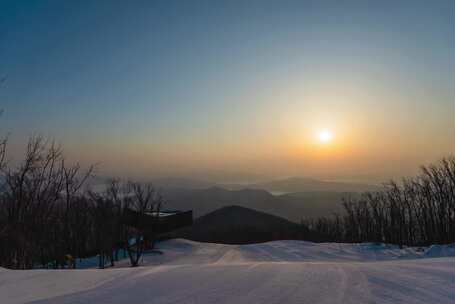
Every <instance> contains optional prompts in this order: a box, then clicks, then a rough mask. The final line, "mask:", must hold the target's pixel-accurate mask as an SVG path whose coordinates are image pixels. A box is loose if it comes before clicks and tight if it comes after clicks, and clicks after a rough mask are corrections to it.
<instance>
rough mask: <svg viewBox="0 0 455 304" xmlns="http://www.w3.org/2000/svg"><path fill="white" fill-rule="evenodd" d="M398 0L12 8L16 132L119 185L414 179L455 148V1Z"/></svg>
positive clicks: (10, 80) (9, 112) (2, 27)
mask: <svg viewBox="0 0 455 304" xmlns="http://www.w3.org/2000/svg"><path fill="white" fill-rule="evenodd" d="M398 2H399V3H396V1H3V0H1V1H0V76H3V77H6V81H5V82H4V83H3V85H2V86H1V87H0V105H1V108H3V109H4V110H5V113H4V115H3V117H2V118H1V120H0V126H1V130H2V131H3V132H4V133H9V134H10V137H11V154H12V156H15V155H17V154H18V153H20V149H21V144H23V143H24V142H25V141H26V138H27V136H29V135H31V134H34V133H41V134H44V135H47V136H51V137H54V138H56V139H57V140H58V141H60V142H62V144H63V145H64V147H65V150H66V151H67V154H68V155H69V157H70V158H71V159H75V160H76V159H78V160H80V161H82V162H83V163H92V162H93V163H94V162H102V163H103V166H104V169H103V170H105V172H106V174H123V173H124V174H126V175H141V176H142V175H149V174H150V175H153V174H161V175H163V174H164V175H170V174H180V175H181V174H184V172H190V171H191V170H194V169H195V168H199V169H201V168H210V169H220V170H236V171H249V172H252V173H257V174H264V175H269V176H275V175H276V176H278V175H280V176H281V175H313V176H334V177H348V176H349V177H354V178H355V177H359V178H360V177H361V176H367V177H369V178H373V177H376V178H379V179H380V178H388V177H392V176H400V175H406V174H408V173H410V172H411V171H412V168H417V166H418V165H419V164H421V163H422V162H423V163H425V162H428V161H434V160H436V159H437V158H439V157H442V156H445V155H450V154H452V153H453V152H454V151H455V144H454V143H452V142H454V141H453V138H454V137H453V131H454V130H455V129H454V128H455V125H454V123H453V122H452V121H453V118H452V114H451V113H454V112H453V110H455V107H454V103H455V100H454V96H455V55H454V49H455V38H454V37H455V2H453V1H398ZM327 128H328V129H330V131H331V132H333V133H334V135H335V136H334V142H333V143H332V144H331V147H324V148H323V147H316V143H313V142H312V135H313V133H315V132H316V133H317V132H318V130H319V129H327ZM328 146H330V145H328ZM378 164H381V165H380V166H378Z"/></svg>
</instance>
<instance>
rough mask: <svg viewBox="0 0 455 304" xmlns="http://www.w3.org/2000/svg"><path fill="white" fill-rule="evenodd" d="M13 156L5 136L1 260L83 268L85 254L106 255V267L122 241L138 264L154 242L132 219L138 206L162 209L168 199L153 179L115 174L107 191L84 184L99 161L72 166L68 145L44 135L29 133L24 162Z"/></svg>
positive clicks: (23, 265)
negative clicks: (13, 162)
mask: <svg viewBox="0 0 455 304" xmlns="http://www.w3.org/2000/svg"><path fill="white" fill-rule="evenodd" d="M5 160H6V140H3V141H2V142H1V143H0V169H1V173H2V178H1V182H0V183H1V188H0V266H2V267H8V268H14V269H28V268H33V267H37V266H41V267H53V268H59V267H64V266H67V267H73V268H76V262H77V258H82V257H87V256H90V255H99V266H100V268H103V267H104V265H105V263H107V262H109V263H111V264H113V263H114V261H115V260H117V258H118V257H117V255H118V252H119V250H120V249H123V250H124V252H128V255H129V257H130V261H131V265H132V266H136V265H137V264H138V262H139V259H140V257H141V255H142V252H143V250H144V246H145V245H146V244H147V243H149V244H150V242H153V240H150V239H147V237H146V236H145V235H144V233H143V231H141V230H139V229H136V228H134V227H132V226H130V225H128V223H125V221H124V219H125V213H126V212H129V214H131V211H132V210H133V212H135V214H139V215H140V214H145V213H147V212H154V211H159V209H160V206H161V202H162V199H161V196H160V195H159V194H158V193H157V192H156V191H155V190H154V189H153V188H152V187H151V185H146V184H140V183H133V182H128V183H120V182H118V181H112V182H111V183H110V184H109V185H107V187H106V190H105V191H103V192H101V193H100V192H94V191H89V190H83V186H84V184H85V182H86V181H87V179H88V178H89V177H90V176H91V175H92V172H93V167H91V168H89V169H88V170H85V171H84V170H82V169H81V167H80V166H79V165H77V164H76V165H72V166H68V164H67V162H66V161H65V159H64V157H63V154H62V150H61V148H60V147H59V146H57V145H56V144H54V143H53V142H49V141H46V140H45V139H43V138H42V137H34V138H32V139H31V140H30V141H29V143H28V146H27V150H26V153H25V158H24V160H23V161H22V162H21V163H20V164H19V165H18V166H14V167H13V166H10V165H9V164H8V163H7V162H6V161H5ZM157 213H158V212H155V214H157ZM149 238H150V237H149Z"/></svg>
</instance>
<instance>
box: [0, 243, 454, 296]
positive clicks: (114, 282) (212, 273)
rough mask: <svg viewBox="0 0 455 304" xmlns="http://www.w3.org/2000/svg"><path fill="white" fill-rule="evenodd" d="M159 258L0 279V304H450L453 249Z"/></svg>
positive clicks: (236, 251) (323, 247)
mask: <svg viewBox="0 0 455 304" xmlns="http://www.w3.org/2000/svg"><path fill="white" fill-rule="evenodd" d="M159 249H160V250H161V251H162V254H156V253H155V254H148V255H146V256H145V257H144V259H143V265H144V266H142V267H138V268H129V267H126V265H128V264H127V261H126V260H125V261H122V262H120V263H119V265H118V267H117V268H112V269H105V270H97V269H80V270H27V271H11V270H5V269H0V299H1V300H0V302H1V303H2V304H10V303H100V304H104V303H131V304H136V303H163V304H164V303H216V304H223V303H240V304H242V303H245V304H251V303H311V304H316V303H455V257H451V256H455V247H453V246H432V247H430V248H426V249H421V250H418V249H415V248H407V249H399V248H397V247H396V246H388V245H374V244H334V243H325V244H314V243H310V242H301V241H277V242H269V243H264V244H254V245H241V246H235V245H220V244H204V243H196V242H191V241H187V240H170V241H166V242H162V243H160V244H159ZM88 264H89V263H88Z"/></svg>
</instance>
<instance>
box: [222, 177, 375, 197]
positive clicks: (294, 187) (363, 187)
mask: <svg viewBox="0 0 455 304" xmlns="http://www.w3.org/2000/svg"><path fill="white" fill-rule="evenodd" d="M226 187H227V188H228V189H232V190H235V189H241V188H242V187H243V188H250V189H263V190H267V191H269V192H271V193H281V194H285V193H295V192H310V191H311V192H317V191H318V192H322V191H330V192H366V191H377V190H379V189H380V187H379V186H376V185H369V184H362V183H345V182H333V181H323V180H318V179H313V178H307V177H290V178H285V179H277V180H272V181H268V182H263V183H256V184H249V185H227V186H226Z"/></svg>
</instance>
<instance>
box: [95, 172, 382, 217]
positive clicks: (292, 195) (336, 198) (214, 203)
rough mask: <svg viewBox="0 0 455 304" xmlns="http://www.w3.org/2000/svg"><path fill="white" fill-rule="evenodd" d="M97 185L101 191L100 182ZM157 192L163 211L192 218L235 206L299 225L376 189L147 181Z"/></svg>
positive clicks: (292, 182) (307, 183)
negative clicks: (186, 212)
mask: <svg viewBox="0 0 455 304" xmlns="http://www.w3.org/2000/svg"><path fill="white" fill-rule="evenodd" d="M97 182H98V183H97V184H94V186H97V187H98V188H100V189H102V184H103V180H102V179H98V180H97ZM151 182H152V183H153V185H154V186H155V187H156V188H157V189H160V191H161V192H162V194H163V196H164V199H165V201H166V204H165V206H164V208H166V209H179V210H193V214H194V217H195V218H197V217H200V216H203V215H206V214H208V213H210V212H213V211H215V210H216V209H219V208H222V207H226V206H231V205H238V206H241V207H245V208H251V209H255V210H258V211H262V212H267V213H270V214H274V215H277V216H281V217H283V218H285V219H287V220H289V221H293V222H295V223H299V222H300V221H301V220H302V219H303V218H318V217H324V216H332V215H333V213H334V212H336V213H342V212H343V208H342V204H341V203H342V199H343V198H344V197H347V196H358V195H359V193H360V192H364V191H377V190H379V189H380V187H379V186H374V185H367V184H359V183H342V182H332V181H321V180H317V179H312V178H303V177H293V178H287V179H280V180H273V181H269V182H263V183H255V184H217V183H214V182H210V181H204V180H198V179H189V178H175V177H169V178H159V179H158V178H157V179H153V180H151Z"/></svg>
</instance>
